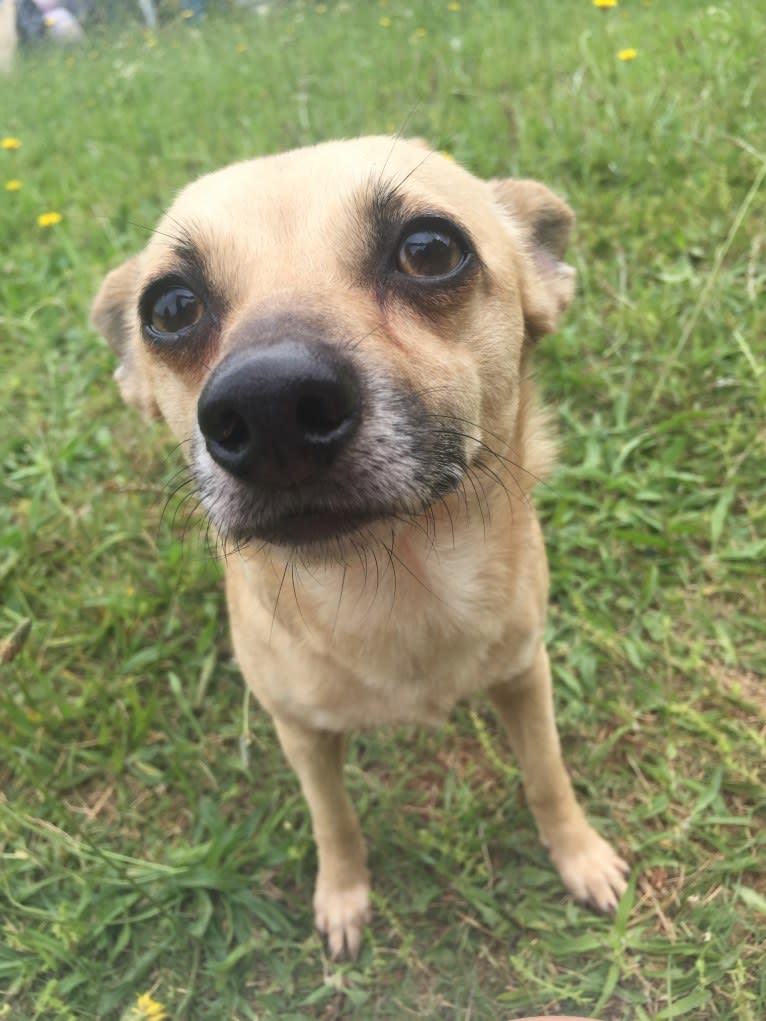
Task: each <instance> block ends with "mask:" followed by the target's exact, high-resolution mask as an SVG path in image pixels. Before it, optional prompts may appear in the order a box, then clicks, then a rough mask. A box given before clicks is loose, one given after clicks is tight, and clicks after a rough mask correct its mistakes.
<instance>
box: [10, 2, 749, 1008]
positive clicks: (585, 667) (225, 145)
mask: <svg viewBox="0 0 766 1021" xmlns="http://www.w3.org/2000/svg"><path fill="white" fill-rule="evenodd" d="M629 48H633V49H635V51H636V53H635V56H634V57H633V59H621V57H620V52H621V51H624V50H626V49H629ZM764 52H766V19H764V18H763V17H762V16H759V15H758V14H757V13H756V12H755V11H754V7H753V5H752V4H747V3H744V2H741V0H738V2H733V3H729V4H719V5H715V6H714V5H705V4H698V3H694V2H691V0H678V2H676V3H673V4H662V3H659V2H655V3H649V2H643V3H639V2H629V0H621V2H620V4H619V6H617V7H615V8H613V9H611V10H608V11H601V10H598V9H597V7H596V6H595V5H594V4H593V3H591V2H590V0H577V2H575V0H559V2H558V3H557V2H554V0H541V2H539V3H537V4H534V5H532V4H528V3H522V2H521V0H507V2H504V3H501V2H499V0H496V2H490V0H463V2H462V3H461V4H457V3H447V2H446V0H441V2H439V3H434V2H425V0H410V2H407V3H404V2H400V0H388V2H387V3H385V2H381V3H374V2H366V0H365V2H362V0H359V2H358V3H336V2H328V3H321V4H311V3H305V4H302V3H296V2H285V3H281V4H274V5H273V6H272V8H271V9H270V10H266V9H265V7H264V8H263V10H262V11H261V12H260V13H248V12H247V11H245V10H242V9H239V10H232V11H230V12H228V13H225V12H224V11H223V10H219V11H218V12H215V11H212V13H211V15H210V16H209V17H208V19H207V20H206V21H205V22H201V23H194V24H191V23H186V22H185V21H183V20H182V19H176V20H172V21H170V22H168V23H167V24H165V25H164V26H163V27H162V28H161V29H160V30H159V31H158V33H157V34H156V35H153V36H145V35H144V34H143V32H142V31H141V30H140V28H139V26H138V25H136V24H133V23H131V22H130V21H129V19H126V22H125V24H124V25H123V26H122V28H120V29H119V31H116V32H114V33H112V34H111V35H109V36H107V35H106V34H104V35H103V36H101V35H99V34H96V33H92V34H91V35H90V37H89V39H88V41H87V42H86V43H85V44H84V45H83V46H82V47H81V48H79V49H76V50H71V51H58V52H52V51H49V50H47V49H45V48H44V47H38V48H36V49H31V50H30V51H29V52H28V53H26V54H24V55H23V56H22V59H21V61H20V62H19V65H18V67H17V69H16V71H15V72H14V74H13V75H12V76H11V77H9V78H7V79H2V80H0V137H5V138H6V139H17V140H18V141H19V142H20V143H21V146H20V147H19V148H2V149H0V238H2V247H1V248H0V268H1V270H2V272H0V395H1V396H0V454H1V456H2V474H1V475H0V494H1V495H0V640H2V639H8V638H9V637H10V636H12V635H14V634H15V635H16V641H15V643H6V645H5V647H4V658H5V660H6V661H7V662H5V665H2V666H0V671H1V672H2V674H1V676H2V686H1V687H0V754H1V756H2V758H1V762H0V792H2V793H0V851H1V852H2V859H3V861H2V874H1V875H0V927H1V928H2V937H1V938H0V1018H2V1019H3V1021H5V1019H12V1021H34V1019H40V1021H74V1019H77V1021H81V1019H98V1021H111V1019H115V1021H120V1019H122V1018H127V1017H131V1018H138V1017H144V1018H153V1019H154V1021H158V1019H159V1017H160V1015H161V1014H162V1013H163V1012H162V1011H160V1010H159V1008H152V1003H156V1004H162V1005H163V1007H164V1011H166V1012H167V1015H168V1017H169V1018H174V1019H188V1021H245V1019H254V1018H259V1019H265V1018H280V1019H282V1021H289V1019H298V1018H321V1019H333V1018H344V1019H345V1018H359V1019H364V1021H366V1019H374V1018H382V1019H397V1021H399V1019H402V1018H415V1017H426V1018H439V1019H442V1018H455V1019H461V1021H469V1019H470V1021H476V1019H494V1018H498V1019H503V1021H506V1019H512V1018H518V1017H520V1016H522V1015H524V1014H535V1013H543V1012H545V1011H546V1010H547V1011H550V1012H554V1013H555V1012H569V1013H573V1014H579V1015H592V1016H594V1017H598V1018H600V1019H602V1021H618V1019H619V1021H622V1019H628V1021H633V1019H635V1021H649V1019H651V1021H669V1019H675V1018H684V1019H687V1021H761V1019H762V1018H763V1017H764V1016H765V1015H766V783H765V781H766V775H765V771H764V756H765V752H766V689H765V687H764V683H765V682H764V678H765V677H766V570H765V569H764V564H766V470H765V469H766V432H765V430H764V407H766V360H765V359H764V351H766V296H765V293H764V285H765V283H766V214H765V212H764V210H766V184H765V183H764V177H765V176H766V150H764V144H765V139H766V135H765V134H764V111H766V62H764V57H763V55H764ZM625 56H626V54H625V53H622V57H623V58H624V57H625ZM398 130H402V131H403V132H404V133H405V134H407V133H411V134H417V135H422V136H425V137H426V138H428V139H429V140H430V141H431V142H432V143H433V144H434V146H436V147H437V148H438V149H441V150H446V151H448V152H450V153H451V154H453V155H454V156H455V158H457V159H458V160H460V161H462V162H464V163H465V164H466V165H467V166H468V167H469V168H470V169H471V170H473V171H474V172H475V173H477V174H480V175H483V176H497V175H506V176H507V175H521V176H529V177H537V178H539V179H541V180H544V181H546V182H547V183H548V184H549V185H551V186H552V187H554V188H555V189H557V190H558V191H560V192H561V193H562V194H564V195H565V196H566V197H567V199H568V201H569V202H570V203H571V205H572V206H573V207H574V208H575V210H576V211H577V214H578V228H577V232H576V236H575V240H574V244H573V247H572V251H571V256H570V259H571V262H572V264H573V265H574V266H575V267H576V269H577V273H578V297H577V300H576V302H575V304H574V306H573V307H572V309H571V310H570V312H569V313H568V314H567V316H566V318H565V320H564V322H563V325H562V327H561V329H560V330H559V332H558V333H557V335H555V336H553V337H548V338H546V339H545V340H544V342H543V343H542V344H541V347H540V349H539V352H538V355H539V357H538V360H537V372H538V377H539V380H540V384H541V387H542V389H543V391H544V392H545V394H546V397H547V399H548V401H549V403H550V405H551V407H552V408H553V410H554V413H555V417H556V420H557V422H558V425H559V431H560V434H561V439H562V449H561V460H560V465H559V468H558V469H557V471H556V473H555V475H554V476H553V478H552V479H551V480H550V481H549V482H548V483H547V484H546V485H545V486H543V487H540V489H539V490H538V492H537V502H538V505H539V508H540V513H541V517H542V519H543V522H544V526H545V530H546V534H547V537H548V548H549V553H550V559H551V571H552V597H551V614H550V643H549V645H550V649H551V652H552V662H553V668H554V674H555V677H556V682H557V710H558V716H559V723H560V728H561V732H562V740H563V743H564V747H565V753H566V756H567V760H568V763H569V765H570V768H571V770H572V773H573V777H574V779H575V784H576V786H577V788H578V791H579V793H580V796H581V798H582V800H583V801H584V803H585V804H586V805H587V807H588V811H589V814H590V816H591V818H592V819H593V820H594V821H595V822H596V823H597V825H598V826H599V827H600V828H601V829H602V831H603V832H604V833H605V834H607V835H608V836H609V837H610V838H611V839H613V840H614V841H615V842H616V844H617V846H618V847H619V848H620V850H621V851H622V852H623V853H624V854H626V855H627V856H628V857H629V858H630V860H631V861H632V862H633V863H634V865H635V871H634V875H635V877H636V881H635V882H634V883H632V885H631V887H630V889H629V891H628V894H627V895H626V897H625V898H624V900H623V902H622V904H621V906H620V909H619V911H618V914H617V917H616V918H615V919H614V920H608V919H602V918H598V917H595V916H593V915H591V914H589V913H588V912H587V911H586V910H585V909H583V908H580V907H578V906H575V905H574V904H572V903H571V902H570V901H569V900H568V899H567V898H566V896H565V895H564V893H563V890H562V887H561V884H560V882H559V880H558V878H557V876H556V875H555V873H554V871H553V869H552V867H551V866H550V865H549V863H548V861H547V859H546V856H545V853H544V851H543V850H542V849H541V847H540V845H539V843H538V841H537V839H536V837H535V835H534V832H533V828H532V821H531V816H530V814H529V812H528V810H527V809H526V807H525V806H524V803H523V799H522V797H521V795H520V786H519V776H518V772H517V770H516V769H515V766H514V764H513V762H512V761H511V760H510V758H509V756H508V755H506V752H505V746H504V742H503V741H502V739H501V737H500V735H499V733H498V727H497V724H496V722H495V720H494V717H493V716H492V714H491V712H490V711H489V709H488V707H487V706H486V705H485V704H484V702H482V701H481V700H478V701H476V702H474V703H471V704H469V705H466V706H465V707H462V708H461V709H460V710H459V711H458V712H457V713H456V714H455V716H454V718H453V719H452V721H451V722H450V723H449V725H447V726H445V727H443V728H442V729H440V730H435V731H421V730H416V729H412V730H409V729H405V730H398V731H380V732H371V733H368V734H364V735H360V736H359V738H358V739H357V740H356V741H355V742H354V744H353V748H352V751H351V755H350V761H349V766H348V784H349V787H350V790H351V793H352V796H353V798H354V801H355V802H356V804H357V805H358V807H359V809H360V813H361V815H362V819H363V825H364V829H365V832H366V835H367V837H368V840H369V843H370V846H371V866H372V871H373V879H374V890H375V894H374V896H375V918H374V921H373V924H372V926H371V928H370V931H369V933H368V935H367V939H366V942H365V945H364V948H363V951H362V955H361V957H360V960H359V961H358V962H357V963H355V964H353V965H335V964H332V963H331V962H329V961H328V960H327V959H326V957H325V956H324V953H323V949H322V946H321V943H320V941H319V939H318V938H317V937H316V936H315V935H314V934H313V933H312V929H311V904H310V902H311V887H312V882H313V869H314V852H313V847H312V842H311V838H310V832H309V826H308V820H307V814H306V811H305V809H304V805H303V802H302V800H301V798H300V796H299V794H298V791H297V784H296V782H295V780H294V777H293V775H292V774H291V772H290V771H289V769H288V768H287V767H286V765H285V764H284V763H283V761H282V759H281V756H280V753H279V751H278V749H277V746H276V741H275V738H274V736H273V734H272V730H271V725H270V723H269V721H268V719H267V718H266V717H265V715H264V714H263V713H262V712H261V711H260V710H259V709H258V708H257V707H256V706H254V705H253V704H250V703H248V701H247V700H246V699H245V696H244V692H243V688H242V685H241V682H240V679H239V676H238V673H237V669H236V667H235V665H234V663H233V662H232V658H231V651H230V645H229V639H228V635H227V628H226V621H225V613H224V607H223V600H222V592H221V585H220V567H219V565H218V564H217V563H216V562H215V561H214V560H213V559H212V558H211V557H210V556H209V555H208V551H207V548H206V545H205V542H204V532H203V529H202V528H201V526H199V525H196V524H195V522H194V521H191V522H189V521H188V520H187V516H186V513H185V509H184V507H183V506H179V504H178V502H177V501H174V500H170V501H168V495H169V493H170V491H171V489H172V480H173V477H174V475H175V473H176V472H177V471H178V468H179V466H180V460H179V454H178V452H177V451H175V450H174V449H173V445H172V443H171V442H170V441H169V440H168V437H167V435H166V433H165V431H164V430H163V428H162V427H161V426H159V425H147V424H144V423H142V422H140V421H139V419H138V418H137V417H136V415H135V413H134V412H131V411H130V410H128V409H127V408H125V407H124V406H123V405H122V404H121V402H120V399H119V396H118V393H117V389H116V387H115V386H114V385H113V383H112V381H111V372H112V370H113V368H114V364H113V358H112V355H111V354H110V352H109V351H108V349H107V348H106V346H105V345H104V344H103V343H102V342H101V341H100V339H99V338H98V337H97V336H96V335H95V334H94V333H93V332H92V330H91V329H90V328H89V327H88V307H89V303H90V299H91V297H92V295H93V294H94V292H95V290H96V288H97V286H98V283H99V281H100V279H101V277H102V275H103V274H104V272H105V271H106V270H107V269H108V268H110V267H112V266H114V265H116V264H117V263H119V262H120V261H121V260H122V259H123V258H125V257H126V256H127V255H128V254H129V253H131V252H133V251H135V250H136V249H137V248H139V247H140V246H141V245H142V244H143V243H144V240H145V238H146V235H147V231H148V230H149V229H151V226H152V225H153V224H154V223H155V222H156V220H157V218H158V216H159V215H160V213H161V211H162V210H163V208H165V207H166V205H167V204H168V202H169V199H170V197H171V196H172V194H173V193H174V191H175V190H176V189H178V188H179V187H180V186H181V185H182V184H184V183H185V182H186V181H187V180H189V179H190V178H191V177H193V176H195V175H197V174H199V173H202V172H205V171H207V170H210V169H213V168H214V167H217V166H219V165H221V164H223V163H226V162H229V161H231V160H235V159H240V158H243V157H247V156H251V155H253V154H258V153H266V152H272V151H276V150H279V149H282V148H286V147H291V146H295V145H300V144H304V143H309V142H313V141H315V140H319V139H322V138H328V137H336V136H351V135H355V134H359V133H369V132H393V131H398ZM10 181H18V182H20V184H21V186H20V188H15V189H14V188H10V189H9V187H8V185H7V183H6V182H10ZM46 213H58V214H60V217H61V219H60V221H59V222H55V223H50V222H48V225H47V226H41V225H39V223H38V216H40V215H41V214H46ZM49 219H51V218H49ZM52 219H55V217H54V218H52ZM44 222H46V221H44ZM27 621H29V622H31V627H30V628H29V630H28V634H27V636H26V642H25V643H23V644H22V639H23V637H24V634H23V633H24V631H25V630H26V628H25V622H27ZM10 644H15V646H16V647H17V649H16V655H15V657H14V658H13V659H12V661H11V657H12V651H13V650H11V649H10V647H9V645H10ZM18 647H20V648H18ZM147 994H148V996H149V997H150V998H149V999H146V998H145V999H144V1000H142V1001H141V1003H142V1004H143V1009H139V1007H138V998H139V997H140V996H142V995H147ZM131 1011H132V1012H131Z"/></svg>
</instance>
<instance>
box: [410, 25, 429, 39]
mask: <svg viewBox="0 0 766 1021" xmlns="http://www.w3.org/2000/svg"><path fill="white" fill-rule="evenodd" d="M427 35H428V29H427V28H416V29H415V31H414V32H413V33H412V38H413V39H425V37H426V36H427Z"/></svg>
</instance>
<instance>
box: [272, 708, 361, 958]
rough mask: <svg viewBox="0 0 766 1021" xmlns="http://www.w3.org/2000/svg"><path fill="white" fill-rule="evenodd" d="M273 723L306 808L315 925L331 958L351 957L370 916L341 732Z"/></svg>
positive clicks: (357, 821) (278, 720)
mask: <svg viewBox="0 0 766 1021" xmlns="http://www.w3.org/2000/svg"><path fill="white" fill-rule="evenodd" d="M274 722H275V724H276V728H277V733H278V734H279V740H280V742H281V745H282V749H283V751H284V753H285V756H286V758H287V760H288V762H289V763H290V765H291V766H292V767H293V769H294V770H295V772H296V773H297V774H298V779H299V780H300V783H301V789H302V790H303V794H304V797H305V798H306V801H307V802H308V806H309V812H310V813H311V825H312V828H313V831H314V839H315V840H316V845H317V857H318V860H319V868H318V872H317V881H316V888H315V891H314V919H315V922H316V926H317V928H318V929H319V931H320V932H321V933H322V935H323V936H324V937H325V938H326V940H327V945H328V948H329V951H330V954H331V956H332V957H333V958H335V959H336V960H339V959H343V958H352V959H353V958H356V957H357V955H358V953H359V946H360V944H361V941H362V931H363V929H364V926H365V924H366V923H367V922H368V921H369V917H370V882H369V875H368V872H367V852H366V848H365V843H364V838H363V837H362V832H361V829H360V827H359V820H358V819H357V816H356V813H355V811H354V809H353V807H352V805H351V802H350V800H349V797H348V794H347V793H346V789H345V787H344V784H343V759H344V751H345V737H344V735H343V734H339V733H334V732H330V731H323V730H311V729H310V728H308V727H304V726H302V725H301V724H297V723H295V722H293V721H292V720H290V721H287V720H285V719H275V721H274Z"/></svg>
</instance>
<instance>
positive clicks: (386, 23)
mask: <svg viewBox="0 0 766 1021" xmlns="http://www.w3.org/2000/svg"><path fill="white" fill-rule="evenodd" d="M378 24H379V25H380V27H381V28H390V27H391V19H390V18H387V17H386V16H385V15H384V16H383V17H382V18H381V19H380V21H379V22H378Z"/></svg>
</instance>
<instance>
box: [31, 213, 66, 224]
mask: <svg viewBox="0 0 766 1021" xmlns="http://www.w3.org/2000/svg"><path fill="white" fill-rule="evenodd" d="M62 219H63V217H62V215H61V213H40V215H39V216H38V217H37V223H38V226H40V227H55V225H56V224H57V223H61V221H62Z"/></svg>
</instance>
